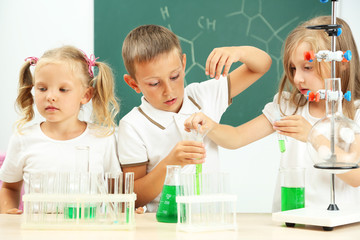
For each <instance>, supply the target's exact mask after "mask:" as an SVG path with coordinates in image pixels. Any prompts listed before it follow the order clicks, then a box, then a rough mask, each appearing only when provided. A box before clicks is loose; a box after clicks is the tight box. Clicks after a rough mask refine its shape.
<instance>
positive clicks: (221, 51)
mask: <svg viewBox="0 0 360 240" xmlns="http://www.w3.org/2000/svg"><path fill="white" fill-rule="evenodd" d="M240 49H241V47H222V48H215V49H214V50H213V51H212V52H211V53H210V55H209V56H208V58H207V60H206V67H205V74H206V75H210V77H211V78H213V77H215V78H216V79H219V78H220V74H221V71H222V69H223V68H224V70H223V76H227V74H228V73H229V70H230V67H231V64H233V63H234V62H237V61H239V60H240V59H241V53H242V52H241V50H240ZM215 74H216V75H215Z"/></svg>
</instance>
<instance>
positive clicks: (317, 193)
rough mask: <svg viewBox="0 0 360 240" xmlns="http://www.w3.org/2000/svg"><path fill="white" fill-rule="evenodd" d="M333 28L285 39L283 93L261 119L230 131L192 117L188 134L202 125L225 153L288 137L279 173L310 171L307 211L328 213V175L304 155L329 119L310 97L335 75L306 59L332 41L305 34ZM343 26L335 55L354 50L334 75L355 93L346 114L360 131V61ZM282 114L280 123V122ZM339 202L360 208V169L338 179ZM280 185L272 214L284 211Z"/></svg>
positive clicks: (325, 19) (326, 19)
mask: <svg viewBox="0 0 360 240" xmlns="http://www.w3.org/2000/svg"><path fill="white" fill-rule="evenodd" d="M330 23H331V17H330V16H321V17H316V18H313V19H311V20H309V21H307V22H304V23H303V24H301V25H300V26H298V27H297V28H295V29H294V30H293V31H292V32H291V33H290V34H289V36H288V37H287V39H286V41H285V45H284V58H283V65H284V71H285V74H284V76H283V78H282V79H281V81H280V85H279V92H278V94H277V95H276V96H275V97H274V100H273V102H271V103H268V104H267V105H266V106H265V108H264V110H263V114H261V115H260V116H258V117H256V118H255V119H253V120H251V121H249V122H247V123H245V124H243V125H240V126H238V127H235V128H234V127H232V126H227V125H221V124H217V123H216V122H214V121H213V120H211V119H210V118H209V117H207V116H205V115H204V114H202V113H197V114H194V115H192V117H190V118H189V119H188V120H187V121H186V123H185V128H186V130H188V131H189V129H192V128H195V129H197V125H198V123H201V124H202V125H203V127H205V128H209V129H211V130H210V132H209V133H208V135H207V136H208V137H209V138H211V139H212V140H213V141H214V142H216V143H217V144H219V145H220V146H222V147H225V148H232V149H234V148H239V147H242V146H245V145H247V144H249V143H251V142H254V141H256V140H259V139H261V138H263V137H265V136H267V135H269V134H271V133H273V132H275V131H277V132H278V133H279V134H282V135H285V136H288V142H286V152H285V156H284V157H283V159H284V162H283V164H284V165H283V166H281V167H304V168H306V172H307V174H306V186H305V189H306V197H305V205H306V206H307V207H311V206H318V205H319V206H320V205H321V206H322V207H326V206H327V204H328V202H329V200H330V197H329V196H330V193H329V191H330V174H329V173H327V172H325V171H321V170H317V169H315V168H314V167H313V165H314V164H313V161H312V159H311V158H310V156H309V154H308V151H307V149H306V142H307V136H308V134H309V132H310V130H311V127H312V125H313V124H314V123H315V122H317V121H318V120H320V119H321V118H322V117H323V116H324V115H325V113H326V107H325V101H319V102H309V101H308V100H307V98H306V94H307V92H308V91H311V92H317V91H318V90H320V89H324V86H325V82H324V79H326V78H329V77H330V75H331V72H330V70H331V66H330V62H324V61H321V62H317V61H313V62H309V61H307V60H305V59H304V53H305V52H309V51H313V52H314V53H316V52H318V51H319V50H326V49H329V48H330V46H331V43H330V41H331V38H330V37H329V36H328V34H327V33H326V32H325V31H319V30H311V29H307V28H306V27H307V26H313V25H325V24H330ZM337 24H341V25H342V34H341V35H340V36H339V37H337V38H336V43H337V48H336V50H344V51H346V50H351V51H352V56H353V57H352V59H351V61H350V62H337V63H336V73H337V76H336V77H339V78H341V82H342V86H341V88H342V89H341V91H342V92H343V93H345V92H347V91H351V92H352V101H350V102H347V101H343V102H342V106H343V113H344V115H345V116H346V117H348V118H350V119H353V120H355V122H357V123H358V124H359V125H360V110H359V107H360V101H359V99H360V72H359V55H358V51H357V48H356V44H355V41H354V38H353V36H352V33H351V29H350V27H349V26H348V24H347V23H346V22H345V21H344V20H342V19H340V18H337ZM278 109H280V113H281V116H283V117H282V118H281V120H279V119H277V118H278V114H277V113H278V112H279V110H278ZM336 176H337V177H336V182H335V186H336V191H335V192H336V193H337V199H336V201H337V202H338V203H339V205H346V204H348V203H352V204H354V203H360V189H359V188H358V186H360V169H355V170H351V171H348V172H346V173H343V174H337V175H336ZM279 189H280V184H279V181H278V184H277V189H276V191H275V201H274V205H273V210H274V211H278V210H279V209H280V191H279Z"/></svg>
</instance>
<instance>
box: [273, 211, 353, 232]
mask: <svg viewBox="0 0 360 240" xmlns="http://www.w3.org/2000/svg"><path fill="white" fill-rule="evenodd" d="M272 220H273V221H276V222H284V223H286V226H288V227H294V226H295V224H305V225H314V226H320V227H323V229H324V230H325V231H331V230H332V229H333V228H334V227H337V226H341V225H346V224H351V223H356V222H360V211H359V209H358V208H357V207H354V208H347V209H343V208H342V209H341V210H338V211H329V210H326V209H318V208H300V209H294V210H289V211H284V212H276V213H273V214H272Z"/></svg>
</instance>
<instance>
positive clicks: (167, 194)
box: [156, 165, 181, 223]
mask: <svg viewBox="0 0 360 240" xmlns="http://www.w3.org/2000/svg"><path fill="white" fill-rule="evenodd" d="M180 170H181V166H178V165H168V166H167V167H166V177H165V182H164V187H163V190H162V192H161V197H160V203H159V208H158V210H157V212H156V220H157V221H158V222H165V223H176V222H177V205H176V196H178V195H179V193H180Z"/></svg>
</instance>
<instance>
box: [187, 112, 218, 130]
mask: <svg viewBox="0 0 360 240" xmlns="http://www.w3.org/2000/svg"><path fill="white" fill-rule="evenodd" d="M199 125H200V126H201V127H200V129H198V128H199ZM215 125H216V123H215V122H214V121H213V120H212V119H211V118H209V117H208V116H206V115H205V114H204V113H202V112H198V113H194V114H192V115H191V116H190V117H189V118H188V119H186V120H185V122H184V127H185V131H187V132H190V131H191V129H195V130H197V131H200V133H201V134H205V133H207V132H209V131H210V130H211V129H212V128H213V127H214V126H215Z"/></svg>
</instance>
